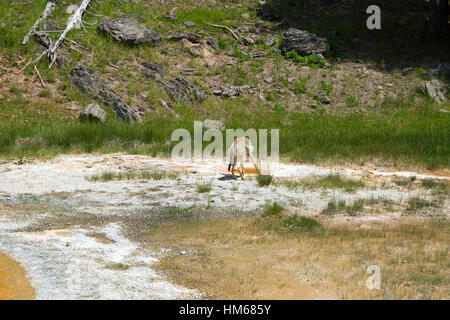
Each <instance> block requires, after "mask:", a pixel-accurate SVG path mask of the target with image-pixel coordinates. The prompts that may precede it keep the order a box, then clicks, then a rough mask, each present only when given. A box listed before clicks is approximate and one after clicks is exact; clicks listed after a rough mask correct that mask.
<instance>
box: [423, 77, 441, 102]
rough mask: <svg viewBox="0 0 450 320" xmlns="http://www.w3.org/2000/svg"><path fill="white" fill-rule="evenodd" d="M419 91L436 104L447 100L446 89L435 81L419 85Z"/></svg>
mask: <svg viewBox="0 0 450 320" xmlns="http://www.w3.org/2000/svg"><path fill="white" fill-rule="evenodd" d="M419 90H420V91H422V92H423V93H424V94H426V95H428V96H429V97H430V98H432V99H433V100H434V101H436V102H438V103H443V102H444V101H445V100H446V99H447V89H446V88H445V87H444V85H443V84H442V83H441V82H440V81H439V80H437V79H433V80H431V81H426V82H423V83H421V84H420V86H419Z"/></svg>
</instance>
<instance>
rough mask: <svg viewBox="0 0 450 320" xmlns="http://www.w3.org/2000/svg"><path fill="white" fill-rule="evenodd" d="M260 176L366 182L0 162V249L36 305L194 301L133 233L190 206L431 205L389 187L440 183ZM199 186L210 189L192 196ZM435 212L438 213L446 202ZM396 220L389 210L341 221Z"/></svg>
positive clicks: (89, 160)
mask: <svg viewBox="0 0 450 320" xmlns="http://www.w3.org/2000/svg"><path fill="white" fill-rule="evenodd" d="M161 170H164V171H168V172H172V173H175V174H174V175H171V176H166V177H163V178H162V179H160V180H158V179H144V178H140V176H136V177H135V178H133V179H118V180H111V181H109V180H107V179H106V180H107V181H102V179H97V180H96V179H93V178H92V177H95V176H97V177H99V176H101V175H102V174H103V173H105V172H108V173H114V174H121V173H127V172H144V171H146V172H160V171H161ZM267 170H268V171H270V173H271V174H272V175H274V176H275V177H276V178H278V179H294V180H302V179H307V178H310V177H313V176H322V175H327V174H330V173H332V174H339V175H342V176H346V177H351V178H354V179H364V180H365V181H369V182H370V183H369V184H367V185H366V187H364V188H360V189H357V190H356V191H354V192H345V191H342V190H323V189H304V188H300V189H290V188H287V187H285V186H282V185H278V186H269V187H260V186H258V184H257V182H256V181H255V179H254V178H252V177H251V176H249V179H248V180H247V181H241V180H231V179H230V177H229V176H228V174H227V172H226V165H225V164H223V163H222V162H220V161H212V160H211V161H205V162H201V163H194V164H192V163H188V162H185V161H172V160H167V159H155V158H151V157H147V156H140V155H122V154H113V155H65V156H60V157H58V158H55V159H53V160H49V161H31V162H28V161H17V162H9V163H4V164H1V165H0V251H1V252H3V253H4V254H7V255H8V256H9V257H11V258H13V259H14V260H15V261H17V262H19V263H20V264H21V265H22V266H23V268H24V269H25V270H26V273H27V275H28V278H29V279H30V281H29V282H30V284H31V287H32V288H34V289H33V290H35V297H36V298H38V299H67V298H68V299H177V298H201V297H202V293H201V292H196V291H193V290H189V289H186V288H183V287H181V286H178V285H174V284H173V283H171V282H170V279H167V278H166V277H165V276H163V275H161V274H158V273H156V272H155V271H154V269H153V268H152V265H154V264H155V263H156V262H157V261H158V260H159V259H163V258H164V256H165V248H161V250H160V251H149V250H148V249H145V248H146V247H145V246H142V245H141V243H140V242H141V241H143V240H145V239H142V238H141V237H140V236H139V234H140V230H141V229H142V228H143V226H145V225H146V224H149V223H155V222H156V223H157V221H158V219H161V218H162V217H164V214H167V213H170V214H177V210H183V209H185V208H192V207H194V206H195V207H199V208H208V210H209V212H214V214H217V215H226V214H243V215H252V214H254V213H255V212H256V211H257V210H258V209H259V208H261V207H262V206H263V205H264V204H266V203H269V202H273V201H274V200H276V201H277V202H279V203H280V204H282V205H283V206H284V207H286V208H288V209H290V208H291V209H292V208H293V209H296V208H300V209H301V212H302V213H303V214H305V215H312V216H314V215H317V214H319V213H320V212H321V211H322V210H323V208H324V207H326V205H327V203H328V202H329V200H330V198H339V199H344V200H347V201H353V200H355V199H361V198H365V199H370V198H382V199H386V200H390V201H393V202H396V203H402V202H404V201H406V200H407V199H409V198H411V197H415V196H417V197H421V198H429V199H430V200H432V199H433V195H432V194H431V193H430V192H429V191H427V190H423V189H420V188H413V189H405V188H399V187H397V186H396V185H395V184H393V183H392V179H394V178H407V177H411V176H414V177H416V179H418V180H420V179H426V178H432V179H436V180H445V181H448V180H449V178H450V177H449V176H448V175H447V174H446V172H445V171H444V172H440V173H438V174H436V173H427V172H425V173H418V172H406V171H386V170H384V171H383V170H377V169H374V168H371V169H368V168H365V169H364V168H363V169H360V168H326V167H317V166H309V165H299V164H278V165H272V166H271V168H270V169H267ZM200 185H208V186H210V189H211V190H209V191H208V192H199V186H200ZM230 212H231V213H230ZM438 213H439V214H444V215H448V213H449V205H448V199H446V200H444V201H443V202H442V203H441V205H440V207H439V210H438ZM400 216H401V213H399V212H397V211H393V212H383V213H381V214H376V215H374V214H371V215H359V216H358V217H351V218H349V217H345V218H342V219H343V220H349V219H360V220H364V219H367V220H387V219H396V218H399V217H400ZM335 219H339V217H338V218H335ZM0 261H1V260H0ZM2 263H3V262H2ZM1 270H2V269H1V268H0V271H1ZM0 283H1V277H0ZM32 296H33V295H28V296H27V297H32Z"/></svg>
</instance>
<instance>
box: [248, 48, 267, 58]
mask: <svg viewBox="0 0 450 320" xmlns="http://www.w3.org/2000/svg"><path fill="white" fill-rule="evenodd" d="M265 55H266V54H265V53H264V51H261V50H253V51H252V52H250V57H252V58H263V57H264V56H265Z"/></svg>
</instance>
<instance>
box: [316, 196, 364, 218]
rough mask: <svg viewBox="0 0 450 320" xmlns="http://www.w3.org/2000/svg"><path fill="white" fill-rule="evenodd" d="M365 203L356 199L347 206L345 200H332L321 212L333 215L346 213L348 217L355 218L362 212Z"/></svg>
mask: <svg viewBox="0 0 450 320" xmlns="http://www.w3.org/2000/svg"><path fill="white" fill-rule="evenodd" d="M365 202H366V200H365V199H357V200H355V201H353V203H352V204H350V205H347V204H346V202H345V200H337V199H332V200H330V201H329V202H328V204H327V207H326V208H325V209H324V210H322V214H325V215H334V214H337V213H346V214H348V215H350V216H355V215H356V214H358V213H360V212H362V211H363V210H364V204H365Z"/></svg>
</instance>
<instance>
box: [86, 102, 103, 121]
mask: <svg viewBox="0 0 450 320" xmlns="http://www.w3.org/2000/svg"><path fill="white" fill-rule="evenodd" d="M79 119H80V120H81V121H92V122H101V123H104V122H105V121H106V119H107V114H106V111H105V110H103V109H102V108H100V106H99V105H98V104H94V103H91V104H89V105H88V106H86V108H84V109H83V111H81V113H80V116H79Z"/></svg>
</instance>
